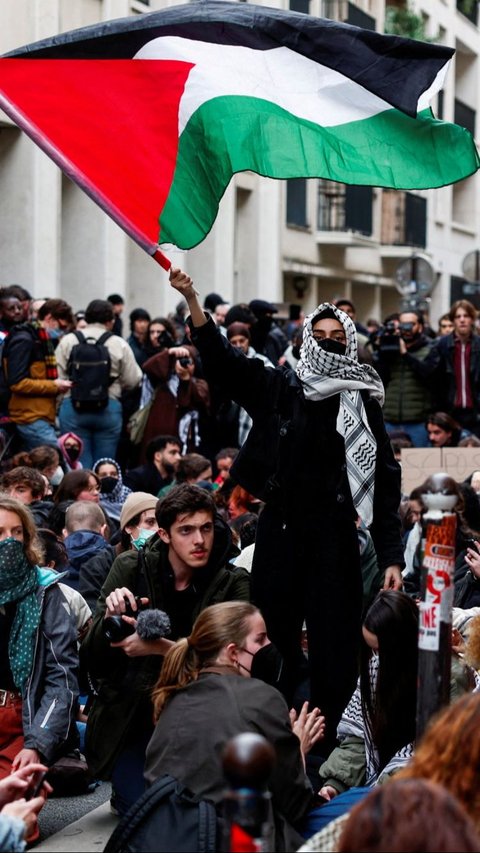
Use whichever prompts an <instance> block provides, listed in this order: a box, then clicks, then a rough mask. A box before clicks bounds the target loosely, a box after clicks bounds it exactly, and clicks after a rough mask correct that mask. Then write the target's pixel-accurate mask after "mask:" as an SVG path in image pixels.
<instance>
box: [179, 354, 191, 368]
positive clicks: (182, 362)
mask: <svg viewBox="0 0 480 853" xmlns="http://www.w3.org/2000/svg"><path fill="white" fill-rule="evenodd" d="M178 363H179V365H180V367H188V366H189V365H190V364H192V363H193V362H192V359H191V358H190V356H187V355H183V356H182V357H181V358H179V359H178Z"/></svg>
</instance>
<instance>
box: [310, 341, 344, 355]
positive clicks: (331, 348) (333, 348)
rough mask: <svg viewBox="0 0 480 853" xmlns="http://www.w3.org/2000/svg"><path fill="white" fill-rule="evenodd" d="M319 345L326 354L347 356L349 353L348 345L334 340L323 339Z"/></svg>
mask: <svg viewBox="0 0 480 853" xmlns="http://www.w3.org/2000/svg"><path fill="white" fill-rule="evenodd" d="M317 343H318V346H319V347H321V348H322V349H323V350H325V352H330V353H332V355H345V353H346V351H347V345H346V344H342V343H340V341H334V340H333V338H323V340H321V341H317Z"/></svg>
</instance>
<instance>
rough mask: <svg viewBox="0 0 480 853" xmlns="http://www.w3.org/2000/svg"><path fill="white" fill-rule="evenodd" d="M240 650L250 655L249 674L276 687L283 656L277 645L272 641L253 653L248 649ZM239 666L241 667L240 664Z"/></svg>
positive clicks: (280, 672) (280, 673)
mask: <svg viewBox="0 0 480 853" xmlns="http://www.w3.org/2000/svg"><path fill="white" fill-rule="evenodd" d="M242 651H244V652H247V654H249V655H251V656H252V666H251V669H250V676H251V677H252V678H258V679H260V681H264V682H265V684H270V685H271V686H272V687H277V686H278V682H279V681H280V677H281V675H282V669H283V657H282V655H281V654H280V652H279V651H278V649H277V647H276V646H274V644H273V643H269V644H268V646H263V648H261V649H259V650H258V652H255V654H253V653H252V652H249V651H248V649H242ZM239 666H240V667H242V664H239ZM243 669H246V667H243Z"/></svg>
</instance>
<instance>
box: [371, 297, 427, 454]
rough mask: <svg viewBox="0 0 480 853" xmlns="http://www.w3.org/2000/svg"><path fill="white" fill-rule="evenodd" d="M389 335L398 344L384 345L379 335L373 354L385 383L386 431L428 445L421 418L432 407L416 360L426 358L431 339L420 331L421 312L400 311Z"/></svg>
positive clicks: (417, 443)
mask: <svg viewBox="0 0 480 853" xmlns="http://www.w3.org/2000/svg"><path fill="white" fill-rule="evenodd" d="M392 337H394V338H395V343H398V346H396V347H393V346H390V345H389V346H388V347H384V346H382V340H381V338H380V340H379V345H378V347H377V350H376V354H375V367H376V368H377V369H378V372H379V374H380V376H381V378H382V380H383V383H384V385H385V404H384V407H383V416H384V418H385V426H386V428H387V431H390V430H395V431H398V430H402V431H403V432H406V433H407V434H408V435H409V436H410V438H411V439H412V442H413V445H414V447H428V446H429V442H428V433H427V430H426V428H425V421H426V419H427V415H428V414H429V413H430V412H431V411H432V398H431V394H430V391H429V383H428V381H426V380H425V379H422V378H421V376H420V375H419V373H418V369H417V362H418V361H423V360H424V359H426V357H427V356H428V354H429V352H430V349H431V346H432V342H431V341H430V340H429V339H428V338H427V336H426V335H425V334H424V331H423V318H422V314H421V312H420V311H414V310H413V309H410V310H408V311H403V312H402V313H401V314H400V315H399V322H398V329H397V331H396V333H395V336H392Z"/></svg>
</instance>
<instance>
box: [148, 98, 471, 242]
mask: <svg viewBox="0 0 480 853" xmlns="http://www.w3.org/2000/svg"><path fill="white" fill-rule="evenodd" d="M479 165H480V159H479V157H478V153H477V151H476V148H475V144H474V142H473V140H472V137H471V136H470V134H469V133H468V131H466V130H465V129H464V128H461V127H459V126H457V125H454V124H450V123H448V122H443V121H438V120H437V119H435V118H433V115H432V113H431V111H430V110H429V109H428V110H424V111H423V112H422V113H420V114H419V116H418V117H417V118H416V119H413V118H410V117H409V116H407V115H405V114H404V113H401V112H399V111H397V110H386V111H385V112H382V113H379V114H378V115H376V116H374V117H373V118H369V119H364V120H361V121H354V122H349V123H346V124H342V125H336V126H333V127H321V126H320V125H317V124H314V123H312V122H308V121H305V120H301V119H299V118H298V117H297V116H294V115H292V114H291V113H288V112H287V111H285V110H283V109H282V108H281V107H278V106H277V105H275V104H273V103H271V102H269V101H265V100H259V99H257V98H251V97H244V96H223V97H218V98H212V99H211V100H209V101H207V102H206V103H204V104H203V105H202V106H201V107H200V108H199V109H198V110H197V111H196V112H195V113H194V114H193V116H192V117H191V118H190V120H189V122H188V124H187V126H186V127H185V129H184V131H183V133H182V134H181V136H180V140H179V148H178V156H177V163H176V168H175V174H174V179H173V182H172V185H171V188H170V192H169V195H168V198H167V201H166V203H165V206H164V208H163V210H162V212H161V215H160V228H161V231H160V242H161V243H175V244H176V245H177V246H178V247H179V248H181V249H191V248H193V247H194V246H196V245H198V243H200V242H201V241H202V240H203V239H204V237H205V236H206V235H207V234H208V232H209V231H210V229H211V227H212V225H213V223H214V221H215V217H216V215H217V210H218V204H219V202H220V199H221V198H222V196H223V193H224V192H225V189H226V188H227V186H228V184H229V182H230V179H231V177H232V175H233V174H235V172H243V171H248V170H250V171H253V172H257V173H258V174H259V175H264V176H266V177H270V178H299V177H306V178H307V177H310V178H315V177H317V178H328V179H330V180H333V181H341V182H344V183H347V184H364V185H371V186H378V187H391V188H395V189H403V190H414V189H417V190H420V189H429V188H432V187H441V186H445V185H446V184H452V183H454V182H456V181H459V180H462V179H463V178H466V177H468V176H469V175H471V174H473V172H475V171H476V170H477V169H478V167H479Z"/></svg>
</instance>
